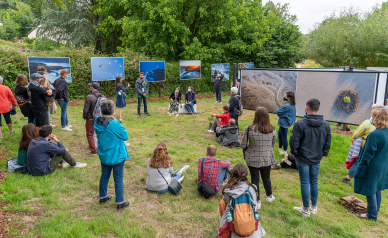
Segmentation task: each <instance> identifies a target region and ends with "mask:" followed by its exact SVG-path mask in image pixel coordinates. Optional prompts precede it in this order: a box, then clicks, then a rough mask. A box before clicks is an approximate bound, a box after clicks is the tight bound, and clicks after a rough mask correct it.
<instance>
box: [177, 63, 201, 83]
mask: <svg viewBox="0 0 388 238" xmlns="http://www.w3.org/2000/svg"><path fill="white" fill-rule="evenodd" d="M179 65H180V71H179V75H180V79H181V80H187V79H200V78H201V61H200V60H181V61H179Z"/></svg>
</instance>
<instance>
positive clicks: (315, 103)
mask: <svg viewBox="0 0 388 238" xmlns="http://www.w3.org/2000/svg"><path fill="white" fill-rule="evenodd" d="M319 107H320V102H319V100H318V99H310V100H309V101H308V102H307V103H306V116H304V117H303V119H302V120H300V121H297V122H296V123H295V125H294V129H293V130H292V134H291V138H290V147H291V153H292V154H293V155H295V162H296V165H297V167H298V171H299V178H300V190H301V192H302V200H303V205H302V206H301V207H294V209H295V210H297V211H299V212H301V213H302V214H303V215H304V216H305V217H309V216H310V210H311V212H312V213H313V214H316V213H317V211H318V208H317V202H318V174H319V169H320V162H321V159H322V157H323V156H327V155H328V154H329V151H330V144H331V130H330V125H329V123H328V122H327V121H324V120H323V116H319V115H317V113H318V111H319ZM309 187H310V188H309ZM310 194H311V209H310Z"/></svg>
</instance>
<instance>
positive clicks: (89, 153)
mask: <svg viewBox="0 0 388 238" xmlns="http://www.w3.org/2000/svg"><path fill="white" fill-rule="evenodd" d="M86 154H87V155H98V154H93V153H92V152H91V151H88V152H86Z"/></svg>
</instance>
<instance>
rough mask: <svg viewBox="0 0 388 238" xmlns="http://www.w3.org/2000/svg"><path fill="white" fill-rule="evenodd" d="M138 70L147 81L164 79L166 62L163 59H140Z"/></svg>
mask: <svg viewBox="0 0 388 238" xmlns="http://www.w3.org/2000/svg"><path fill="white" fill-rule="evenodd" d="M140 72H143V73H144V78H145V79H147V80H148V81H149V82H162V81H166V63H165V62H164V61H140V62H139V73H140Z"/></svg>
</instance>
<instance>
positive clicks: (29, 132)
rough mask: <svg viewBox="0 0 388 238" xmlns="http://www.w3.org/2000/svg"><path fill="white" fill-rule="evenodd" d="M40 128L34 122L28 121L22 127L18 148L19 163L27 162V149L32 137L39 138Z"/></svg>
mask: <svg viewBox="0 0 388 238" xmlns="http://www.w3.org/2000/svg"><path fill="white" fill-rule="evenodd" d="M38 137H39V133H38V128H37V127H35V125H34V124H32V123H28V124H26V125H24V126H23V128H22V138H21V139H20V142H19V149H18V164H20V165H24V164H26V163H27V149H28V146H29V145H30V142H31V140H32V139H35V138H38Z"/></svg>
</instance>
